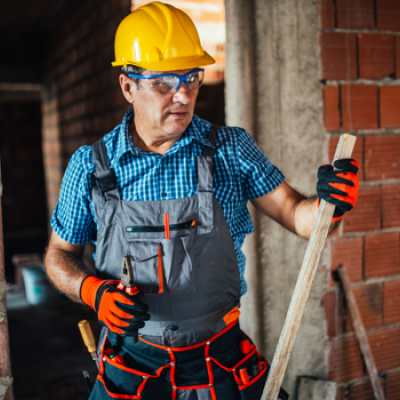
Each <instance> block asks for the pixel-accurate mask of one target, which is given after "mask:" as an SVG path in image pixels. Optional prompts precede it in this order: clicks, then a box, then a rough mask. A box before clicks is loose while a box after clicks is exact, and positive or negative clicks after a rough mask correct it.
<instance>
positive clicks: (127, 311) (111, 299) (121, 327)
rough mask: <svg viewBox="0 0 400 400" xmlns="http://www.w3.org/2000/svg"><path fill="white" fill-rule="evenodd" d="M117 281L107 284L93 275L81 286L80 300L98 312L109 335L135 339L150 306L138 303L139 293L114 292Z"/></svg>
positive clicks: (147, 318) (145, 319)
mask: <svg viewBox="0 0 400 400" xmlns="http://www.w3.org/2000/svg"><path fill="white" fill-rule="evenodd" d="M119 282H120V281H119V280H115V281H107V280H103V279H99V278H97V277H95V276H93V275H89V276H88V277H87V278H85V279H84V280H83V282H82V285H81V293H80V294H81V299H82V301H83V302H84V303H85V304H87V305H88V306H90V307H92V308H93V309H94V310H95V311H96V312H97V317H98V319H99V321H100V323H102V324H103V325H104V326H106V327H107V328H109V329H110V330H111V331H112V332H114V333H117V334H120V335H126V336H133V338H134V340H135V342H137V340H138V330H139V329H140V328H143V327H144V325H145V323H144V321H148V320H149V319H150V315H149V314H148V313H147V311H149V307H148V306H147V304H145V303H143V302H142V301H140V298H139V297H140V294H136V295H128V294H126V293H125V292H122V291H120V290H119V289H117V287H116V286H117V285H118V283H119Z"/></svg>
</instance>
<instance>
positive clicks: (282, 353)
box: [261, 134, 356, 400]
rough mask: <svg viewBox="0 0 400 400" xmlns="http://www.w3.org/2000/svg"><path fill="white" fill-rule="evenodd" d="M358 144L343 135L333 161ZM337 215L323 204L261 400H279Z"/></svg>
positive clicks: (330, 206)
mask: <svg viewBox="0 0 400 400" xmlns="http://www.w3.org/2000/svg"><path fill="white" fill-rule="evenodd" d="M355 142H356V137H355V136H352V135H348V134H344V135H341V137H340V140H339V143H338V145H337V148H336V153H335V157H334V161H335V160H338V159H342V158H350V157H351V153H352V152H353V148H354V144H355ZM334 211H335V206H334V205H333V204H330V203H327V202H326V201H324V200H322V201H321V205H320V207H319V210H318V214H317V218H316V220H315V223H314V227H313V231H312V233H311V238H310V241H309V243H308V246H307V250H306V254H305V256H304V260H303V265H302V267H301V270H300V273H299V277H298V279H297V283H296V287H295V289H294V293H293V296H292V300H291V302H290V305H289V310H288V313H287V315H286V320H285V323H284V325H283V328H282V332H281V335H280V337H279V341H278V346H277V348H276V350H275V354H274V358H273V360H272V364H271V369H270V371H269V374H268V379H267V382H266V384H265V387H264V391H263V395H262V397H261V400H276V399H277V398H278V393H279V389H280V387H281V385H282V381H283V377H284V375H285V372H286V368H287V365H288V363H289V358H290V355H291V354H292V350H293V346H294V342H295V340H296V336H297V331H298V329H299V326H300V322H301V319H302V317H303V313H304V308H305V306H306V303H307V300H308V296H309V294H310V290H311V286H312V283H313V281H314V277H315V273H316V271H317V268H318V263H319V259H320V257H321V252H322V250H323V247H324V245H325V241H326V237H327V236H328V231H329V227H330V224H331V221H332V217H333V213H334Z"/></svg>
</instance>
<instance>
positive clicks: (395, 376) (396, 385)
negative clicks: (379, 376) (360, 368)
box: [386, 370, 400, 400]
mask: <svg viewBox="0 0 400 400" xmlns="http://www.w3.org/2000/svg"><path fill="white" fill-rule="evenodd" d="M399 399H400V371H399V370H397V371H389V372H387V373H386V400H399Z"/></svg>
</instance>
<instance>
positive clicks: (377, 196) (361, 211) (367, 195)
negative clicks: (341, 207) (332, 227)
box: [343, 186, 382, 233]
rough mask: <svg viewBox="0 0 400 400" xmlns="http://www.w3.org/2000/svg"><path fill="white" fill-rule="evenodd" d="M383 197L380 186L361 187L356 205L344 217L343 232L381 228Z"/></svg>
mask: <svg viewBox="0 0 400 400" xmlns="http://www.w3.org/2000/svg"><path fill="white" fill-rule="evenodd" d="M381 199H382V193H381V188H380V187H379V186H364V187H360V192H359V195H358V200H357V204H356V206H355V207H354V208H353V209H352V210H351V211H349V212H348V213H346V215H345V217H344V218H343V232H346V233H347V232H364V231H373V230H377V229H380V228H381Z"/></svg>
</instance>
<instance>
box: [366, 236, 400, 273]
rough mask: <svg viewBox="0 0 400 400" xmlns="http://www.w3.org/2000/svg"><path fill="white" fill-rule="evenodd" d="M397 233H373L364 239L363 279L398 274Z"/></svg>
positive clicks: (399, 254)
mask: <svg viewBox="0 0 400 400" xmlns="http://www.w3.org/2000/svg"><path fill="white" fill-rule="evenodd" d="M399 244H400V234H399V232H386V233H373V234H369V235H366V237H365V278H366V279H370V278H376V277H380V276H388V275H395V274H398V273H400V265H399V263H400V251H399Z"/></svg>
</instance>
